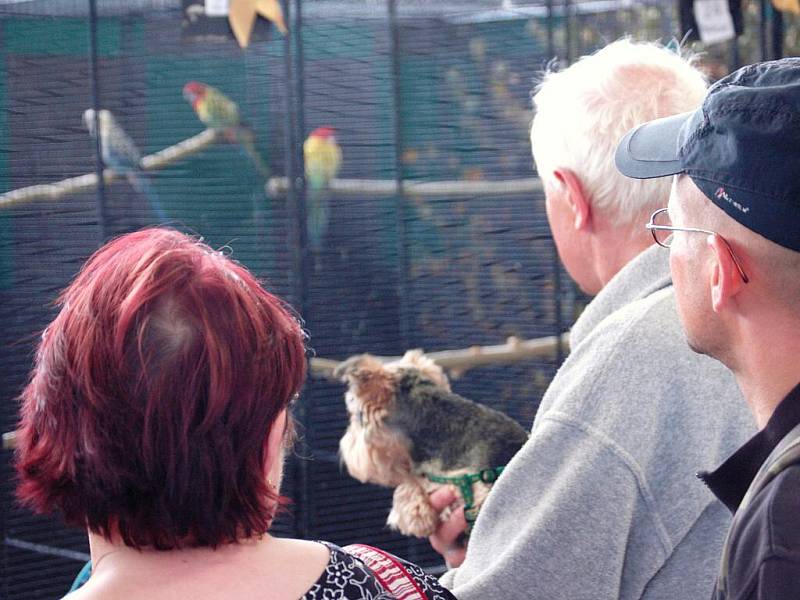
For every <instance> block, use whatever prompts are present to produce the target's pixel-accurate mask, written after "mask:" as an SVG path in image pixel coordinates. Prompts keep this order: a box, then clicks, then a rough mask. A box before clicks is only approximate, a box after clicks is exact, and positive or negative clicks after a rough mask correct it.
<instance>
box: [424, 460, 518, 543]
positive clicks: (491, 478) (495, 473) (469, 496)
mask: <svg viewBox="0 0 800 600" xmlns="http://www.w3.org/2000/svg"><path fill="white" fill-rule="evenodd" d="M503 469H505V466H502V467H495V468H494V469H484V470H483V471H478V472H477V473H466V474H464V475H457V476H455V477H439V476H438V475H430V474H429V473H423V475H425V477H426V478H427V479H428V480H429V481H432V482H433V483H446V484H450V485H454V486H456V487H457V488H458V491H459V492H461V496H462V498H464V518H465V519H466V521H467V535H469V534H470V532H471V531H472V525H473V524H474V523H475V519H477V518H478V508H477V507H476V506H475V494H473V493H472V486H474V485H475V484H476V483H478V482H481V483H489V484H491V483H494V482H495V481H497V478H498V477H499V476H500V473H502V472H503Z"/></svg>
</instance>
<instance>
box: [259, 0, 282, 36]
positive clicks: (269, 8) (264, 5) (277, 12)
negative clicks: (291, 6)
mask: <svg viewBox="0 0 800 600" xmlns="http://www.w3.org/2000/svg"><path fill="white" fill-rule="evenodd" d="M256 11H257V12H258V14H260V15H261V16H262V17H264V18H265V19H267V20H268V21H272V22H273V23H275V26H276V27H277V28H278V30H280V32H281V33H282V34H283V35H286V32H287V31H288V30H287V29H286V23H285V22H284V21H283V9H281V3H280V2H279V1H278V0H256Z"/></svg>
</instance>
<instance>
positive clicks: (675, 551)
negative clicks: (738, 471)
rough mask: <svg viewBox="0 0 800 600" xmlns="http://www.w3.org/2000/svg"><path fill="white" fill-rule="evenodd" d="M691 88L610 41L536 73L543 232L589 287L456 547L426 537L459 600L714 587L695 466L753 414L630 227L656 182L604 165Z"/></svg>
mask: <svg viewBox="0 0 800 600" xmlns="http://www.w3.org/2000/svg"><path fill="white" fill-rule="evenodd" d="M704 94H705V82H704V79H703V77H702V76H701V74H700V73H699V72H698V71H697V70H696V69H695V68H694V67H693V66H692V65H691V63H690V61H687V60H685V59H683V58H681V57H680V56H679V55H678V54H676V53H675V52H672V51H669V50H667V49H664V48H662V47H659V46H656V45H650V44H634V43H631V42H629V41H620V42H616V43H613V44H611V45H609V46H607V47H606V48H604V49H602V50H600V51H599V52H597V53H595V54H593V55H591V56H588V57H585V58H583V59H581V60H580V61H578V62H577V63H576V64H574V65H573V66H571V67H570V68H568V69H566V70H564V71H563V72H557V73H548V74H546V75H545V77H544V80H543V82H542V84H541V85H540V87H539V89H538V91H537V93H536V95H535V97H534V103H535V107H536V117H535V119H534V121H533V126H532V129H531V143H532V147H533V155H534V159H535V162H536V165H537V169H538V172H539V175H540V177H541V178H542V180H543V182H544V187H545V196H546V209H547V215H548V219H549V221H550V227H551V229H552V232H553V237H554V239H555V242H556V246H557V247H558V251H559V255H560V256H561V259H562V261H563V263H564V265H565V267H566V268H567V270H568V271H569V273H570V275H571V276H572V277H573V278H574V279H575V281H576V282H577V283H578V285H579V286H580V287H581V288H582V289H583V290H584V291H586V292H588V293H591V294H597V296H596V298H595V299H594V300H593V301H592V302H591V304H590V305H589V306H588V307H587V308H586V310H585V311H584V312H583V314H582V315H581V317H580V318H579V319H578V321H577V322H576V323H575V325H574V327H573V329H572V333H571V339H570V343H571V347H572V351H571V354H570V356H569V357H568V358H567V360H566V361H565V363H564V365H563V366H562V367H561V369H560V370H559V372H558V373H557V374H556V376H555V378H554V379H553V382H552V384H551V385H550V387H549V389H548V390H547V392H546V393H545V395H544V398H543V399H542V402H541V406H540V408H539V412H538V414H537V416H536V419H535V422H534V424H533V429H532V432H531V437H530V440H529V441H528V443H527V444H526V445H525V446H524V447H523V449H522V450H521V451H520V452H519V453H518V454H517V456H516V457H515V458H514V459H513V460H512V461H511V463H510V464H509V465H508V466H507V467H506V469H505V471H504V472H503V474H502V475H501V477H500V478H499V480H498V481H497V483H496V484H495V487H494V488H493V489H492V491H491V493H490V494H489V497H488V499H487V501H486V503H485V504H484V506H483V508H482V510H481V513H480V515H479V516H478V519H477V522H476V523H475V527H474V530H473V532H472V535H471V537H470V538H469V544H468V547H467V549H466V557H465V558H464V556H463V551H460V550H459V548H458V546H457V544H456V543H455V540H456V534H457V533H458V532H459V531H460V530H461V528H462V527H463V520H461V515H460V513H458V512H457V513H456V514H455V516H454V517H452V518H451V519H450V520H449V521H447V522H446V523H444V524H443V525H442V527H441V528H440V530H439V531H438V532H437V533H436V534H435V535H434V536H432V538H431V542H432V544H433V545H434V547H435V548H437V550H439V551H440V552H441V553H442V554H443V555H444V556H445V558H446V559H447V560H448V562H449V564H450V565H451V566H456V565H458V564H459V563H460V562H461V561H462V560H463V564H461V565H460V566H459V567H458V568H454V569H452V570H451V571H449V572H448V573H446V574H445V575H444V576H443V581H444V583H445V585H447V586H448V587H449V588H450V589H452V590H453V592H454V593H455V595H456V596H457V597H458V598H459V599H460V600H473V599H475V600H477V599H479V598H480V599H485V598H504V599H508V598H548V599H549V598H569V599H570V600H579V599H586V600H602V599H609V600H611V599H634V598H646V599H648V600H654V599H665V600H675V599H677V598H681V599H684V598H703V597H708V595H709V594H710V592H711V590H712V587H713V583H714V576H715V573H716V570H717V556H718V552H719V549H720V548H721V546H722V542H723V537H724V534H725V531H726V529H727V527H728V523H729V515H727V514H726V510H725V507H724V506H723V505H722V504H721V503H720V502H718V501H717V500H716V499H715V498H714V497H713V495H712V494H711V493H710V492H709V491H708V490H707V489H705V488H704V486H702V484H700V483H699V482H698V481H696V480H695V479H694V476H693V473H695V472H696V471H698V470H700V469H703V468H707V467H709V466H711V465H714V464H716V463H717V462H718V461H720V460H721V459H722V458H724V457H725V456H727V455H728V454H729V453H730V452H731V451H732V450H733V449H734V448H736V446H737V445H738V444H739V443H741V442H742V441H743V440H745V439H746V438H747V436H748V435H749V434H751V433H752V432H753V430H754V424H753V422H752V419H751V417H750V416H749V415H748V414H747V411H745V410H743V409H742V407H741V406H740V404H739V402H740V396H739V394H738V391H737V389H736V386H735V383H734V381H733V380H732V378H731V377H730V376H729V375H728V374H727V373H725V371H724V370H723V369H720V368H719V366H718V365H716V364H715V363H714V362H713V361H711V360H709V359H707V358H705V357H702V356H698V355H695V354H694V353H692V352H691V351H690V350H689V349H688V348H687V347H686V345H685V343H684V341H683V335H682V333H681V329H680V323H679V319H678V314H677V312H676V306H675V297H674V294H673V291H672V284H671V280H670V275H669V264H668V260H667V257H666V256H665V255H664V253H663V252H660V251H659V248H657V247H655V246H654V245H653V239H652V237H651V236H650V235H649V233H648V232H647V231H645V230H644V229H643V228H642V225H641V223H642V219H646V218H647V216H648V215H649V214H650V213H651V212H652V211H653V210H654V209H656V208H658V207H660V206H663V205H664V204H665V202H666V200H667V198H668V196H669V183H668V182H663V181H662V182H659V181H643V182H639V181H632V180H628V179H626V178H624V177H622V176H621V175H620V174H619V173H618V172H617V171H616V169H615V167H614V149H615V148H616V144H617V142H618V140H619V139H620V137H622V135H623V134H624V133H625V132H626V131H627V130H628V129H630V128H631V127H634V126H635V125H637V124H640V123H642V122H644V121H647V120H650V119H654V118H658V117H665V116H668V115H673V114H676V113H681V112H685V111H688V110H693V109H694V108H696V107H697V106H698V105H699V104H700V102H701V100H702V98H703V96H704ZM433 499H434V501H435V502H437V503H438V504H439V505H444V504H447V503H448V502H449V501H451V500H452V496H451V495H450V494H448V493H447V492H439V493H437V494H435V495H434V498H433Z"/></svg>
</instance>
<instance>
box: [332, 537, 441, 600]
mask: <svg viewBox="0 0 800 600" xmlns="http://www.w3.org/2000/svg"><path fill="white" fill-rule="evenodd" d="M344 550H345V552H348V553H350V554H352V555H353V556H356V557H357V558H360V559H361V560H362V561H364V563H365V564H366V565H367V566H368V567H369V568H370V569H371V570H372V572H373V573H374V574H375V577H376V578H377V579H378V581H380V582H381V585H382V586H383V587H384V589H386V590H387V591H388V592H390V593H391V594H392V595H393V596H395V597H396V598H397V600H428V597H427V596H426V595H425V592H423V591H422V589H421V588H420V587H419V585H418V584H417V582H416V581H415V580H414V578H413V577H412V576H411V574H410V573H409V572H408V571H407V570H406V568H405V567H404V566H403V565H402V564H401V563H400V562H399V561H398V560H397V559H396V558H395V557H393V556H392V555H390V554H387V553H386V552H384V551H383V550H381V549H379V548H373V547H372V546H367V545H366V544H350V545H349V546H345V548H344Z"/></svg>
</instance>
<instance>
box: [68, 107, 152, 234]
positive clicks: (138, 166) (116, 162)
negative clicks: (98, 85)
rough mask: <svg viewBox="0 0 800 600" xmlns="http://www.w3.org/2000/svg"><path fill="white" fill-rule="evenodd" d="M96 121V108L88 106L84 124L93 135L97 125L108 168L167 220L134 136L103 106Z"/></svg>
mask: <svg viewBox="0 0 800 600" xmlns="http://www.w3.org/2000/svg"><path fill="white" fill-rule="evenodd" d="M96 121H97V122H96V123H95V111H94V109H92V108H89V109H87V110H85V111H84V113H83V124H84V125H85V126H86V129H88V130H89V133H90V134H91V136H92V137H97V134H98V132H97V130H96V125H97V127H99V133H100V152H101V156H102V157H103V163H104V164H105V166H106V167H107V168H109V169H112V170H114V171H116V172H117V173H119V174H121V175H124V176H125V177H126V178H127V180H128V182H129V183H130V184H131V187H133V189H134V190H136V191H137V192H139V193H140V194H142V195H143V196H144V197H145V198H147V201H148V202H149V203H150V207H151V208H152V210H153V213H155V216H156V217H157V218H158V220H159V221H166V220H167V215H166V213H165V212H164V209H163V208H162V207H161V202H160V200H159V198H158V194H157V193H156V190H155V188H154V187H153V184H152V183H151V182H150V178H149V177H148V176H147V174H146V173H145V172H144V171H143V170H142V154H141V152H139V149H138V148H137V147H136V144H135V143H134V142H133V140H132V139H131V137H130V136H129V135H128V134H127V133H125V130H124V129H122V127H120V125H119V123H117V120H116V119H115V118H114V115H113V114H111V111H109V110H106V109H100V110H99V111H98V113H97V119H96Z"/></svg>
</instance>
